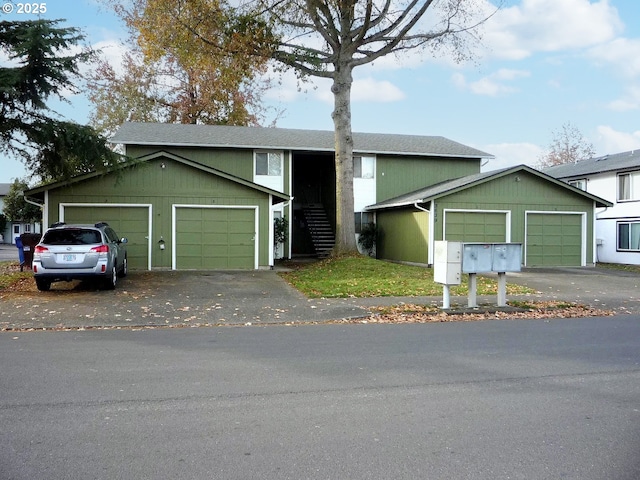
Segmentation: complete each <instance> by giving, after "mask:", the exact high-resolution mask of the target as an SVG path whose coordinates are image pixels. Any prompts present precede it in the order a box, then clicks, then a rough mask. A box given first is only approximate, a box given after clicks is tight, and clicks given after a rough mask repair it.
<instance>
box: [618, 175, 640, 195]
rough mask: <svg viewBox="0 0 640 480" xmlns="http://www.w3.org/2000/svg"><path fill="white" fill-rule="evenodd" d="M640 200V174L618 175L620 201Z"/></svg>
mask: <svg viewBox="0 0 640 480" xmlns="http://www.w3.org/2000/svg"><path fill="white" fill-rule="evenodd" d="M633 200H640V172H629V173H620V174H618V201H619V202H628V201H633Z"/></svg>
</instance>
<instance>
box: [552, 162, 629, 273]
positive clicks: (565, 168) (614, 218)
mask: <svg viewBox="0 0 640 480" xmlns="http://www.w3.org/2000/svg"><path fill="white" fill-rule="evenodd" d="M544 173H547V174H549V175H551V176H553V177H555V178H558V179H560V180H564V181H565V182H567V183H569V184H571V185H573V186H575V187H578V188H580V189H582V190H585V191H587V192H589V193H591V194H593V195H597V196H599V197H602V198H604V199H606V200H609V201H611V202H613V207H609V208H603V209H598V210H597V211H596V223H595V225H596V254H597V261H598V262H604V263H621V264H631V265H640V150H634V151H630V152H623V153H617V154H614V155H605V156H604V157H597V158H589V159H586V160H581V161H579V162H577V163H573V164H567V165H558V166H555V167H551V168H548V169H546V170H545V171H544Z"/></svg>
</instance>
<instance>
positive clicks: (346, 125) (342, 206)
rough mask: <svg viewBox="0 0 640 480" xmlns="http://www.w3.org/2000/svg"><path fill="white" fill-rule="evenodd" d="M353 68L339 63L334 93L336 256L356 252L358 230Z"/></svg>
mask: <svg viewBox="0 0 640 480" xmlns="http://www.w3.org/2000/svg"><path fill="white" fill-rule="evenodd" d="M351 70H352V68H351V66H349V65H348V64H344V63H343V64H336V65H335V75H334V77H333V85H332V86H331V91H332V92H333V98H334V110H333V113H332V118H333V124H334V128H335V151H336V157H335V162H336V245H335V248H334V250H333V254H334V255H340V254H345V253H355V252H357V251H358V247H357V246H356V229H355V220H354V216H353V213H354V211H353V209H354V203H353V134H352V131H351V85H352V83H353V78H352V76H351Z"/></svg>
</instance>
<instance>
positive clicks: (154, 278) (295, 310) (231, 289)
mask: <svg viewBox="0 0 640 480" xmlns="http://www.w3.org/2000/svg"><path fill="white" fill-rule="evenodd" d="M0 300H1V308H2V312H1V313H2V315H1V318H0V328H5V329H6V328H30V327H33V328H56V327H60V326H68V327H71V328H77V327H99V326H114V327H118V326H128V327H131V326H149V325H158V326H166V325H183V326H198V325H245V324H252V325H259V324H269V323H299V322H314V321H318V322H320V321H326V320H331V319H338V318H351V317H361V316H365V315H367V311H366V310H365V309H364V308H363V307H361V306H359V305H357V304H356V302H348V301H344V300H322V299H313V300H311V299H307V298H306V297H305V296H304V295H302V294H301V293H300V292H298V291H297V290H295V289H294V288H292V287H291V286H289V285H288V284H287V283H286V282H285V281H284V280H283V279H282V278H281V277H279V276H278V275H277V273H276V272H274V271H262V270H259V271H215V272H200V271H190V272H173V271H171V272H169V271H161V272H157V271H156V272H146V271H145V272H130V273H129V275H128V276H127V277H126V278H124V279H121V280H120V281H119V283H118V285H117V287H116V289H115V290H113V291H105V290H99V289H98V288H97V287H96V286H95V285H94V284H91V283H81V282H69V283H67V282H57V283H54V284H53V285H52V287H51V291H49V292H39V291H37V290H36V288H35V283H34V285H33V286H32V287H31V286H29V288H28V289H27V290H25V291H19V292H9V293H1V294H0Z"/></svg>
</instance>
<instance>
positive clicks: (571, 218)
mask: <svg viewBox="0 0 640 480" xmlns="http://www.w3.org/2000/svg"><path fill="white" fill-rule="evenodd" d="M582 244H583V238H582V215H581V214H573V213H559V214H556V213H529V214H528V215H527V238H526V251H527V258H526V262H527V266H549V267H551V266H554V267H560V266H581V265H582V264H583V260H582V250H583V249H582Z"/></svg>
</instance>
